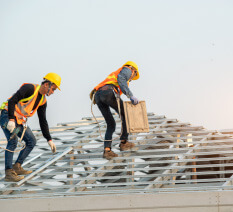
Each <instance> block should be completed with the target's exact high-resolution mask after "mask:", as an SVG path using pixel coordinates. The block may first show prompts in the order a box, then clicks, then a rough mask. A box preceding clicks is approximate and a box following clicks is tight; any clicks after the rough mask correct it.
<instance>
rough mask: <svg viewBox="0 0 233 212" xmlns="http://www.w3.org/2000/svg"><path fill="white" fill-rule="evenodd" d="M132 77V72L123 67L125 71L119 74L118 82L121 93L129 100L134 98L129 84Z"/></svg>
mask: <svg viewBox="0 0 233 212" xmlns="http://www.w3.org/2000/svg"><path fill="white" fill-rule="evenodd" d="M131 75H132V71H131V70H130V69H129V68H127V67H123V69H122V70H121V72H120V73H119V74H118V77H117V82H118V84H119V86H120V88H121V91H122V92H123V94H125V95H126V96H127V97H128V98H130V97H132V96H133V93H132V92H131V91H130V89H129V87H128V84H127V82H128V81H129V79H130V77H131Z"/></svg>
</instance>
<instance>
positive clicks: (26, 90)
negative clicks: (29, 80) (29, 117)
mask: <svg viewBox="0 0 233 212" xmlns="http://www.w3.org/2000/svg"><path fill="white" fill-rule="evenodd" d="M33 93H34V86H33V85H32V84H25V85H23V86H22V87H21V88H20V89H19V90H18V91H17V92H16V93H15V94H14V95H13V96H12V97H11V98H10V99H9V100H8V118H9V119H14V118H15V116H14V112H15V105H16V104H17V103H18V102H19V101H20V100H21V99H24V98H28V97H30V96H31V95H32V94H33Z"/></svg>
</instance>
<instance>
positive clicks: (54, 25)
mask: <svg viewBox="0 0 233 212" xmlns="http://www.w3.org/2000/svg"><path fill="white" fill-rule="evenodd" d="M232 11H233V1H231V0H205V1H203V0H33V1H32V0H0V71H1V78H0V90H1V92H0V101H1V102H3V101H5V100H6V99H7V98H9V97H10V96H11V95H12V94H13V93H15V92H16V90H17V89H18V88H19V87H20V86H21V84H23V83H25V82H29V83H40V82H41V80H42V78H43V77H44V76H45V74H47V73H48V72H56V73H58V74H60V75H61V77H62V85H61V89H62V91H61V92H59V91H57V92H56V93H55V94H54V95H53V96H51V97H49V98H48V99H47V100H48V110H47V119H48V122H49V125H50V127H52V126H56V124H57V123H61V122H72V121H79V120H80V119H81V118H82V117H85V116H91V111H90V103H91V102H90V99H89V93H90V91H91V90H92V88H93V87H94V86H96V85H97V84H98V83H99V82H101V81H102V80H104V79H105V77H106V76H107V75H108V74H109V73H111V72H113V71H115V70H117V69H118V68H119V67H120V66H122V65H123V64H124V63H125V62H126V61H127V60H132V61H134V62H136V63H137V64H138V66H139V70H140V76H141V77H140V79H139V80H138V81H133V82H132V83H131V84H130V89H131V91H132V92H133V94H134V95H135V96H136V97H137V98H139V99H140V100H145V101H146V104H147V111H148V112H154V113H156V114H159V115H165V116H166V117H168V118H177V119H178V120H180V121H183V122H190V123H191V124H193V125H203V126H204V127H205V128H207V129H226V128H233V64H232V63H233V62H232V56H233V27H232V21H233V12H232ZM123 99H124V100H127V99H126V98H125V97H124V98H123ZM94 112H95V114H96V115H99V114H100V113H99V111H98V109H97V107H96V106H95V110H94ZM29 125H30V126H31V127H32V128H38V127H39V123H38V118H37V115H35V116H34V117H33V118H31V119H30V120H29ZM0 137H3V133H2V132H0Z"/></svg>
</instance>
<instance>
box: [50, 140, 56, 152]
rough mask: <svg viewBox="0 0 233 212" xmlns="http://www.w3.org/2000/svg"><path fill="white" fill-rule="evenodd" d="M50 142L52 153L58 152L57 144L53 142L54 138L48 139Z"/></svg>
mask: <svg viewBox="0 0 233 212" xmlns="http://www.w3.org/2000/svg"><path fill="white" fill-rule="evenodd" d="M48 144H49V146H50V148H51V150H52V153H55V152H56V145H55V144H54V143H53V141H52V140H50V141H48Z"/></svg>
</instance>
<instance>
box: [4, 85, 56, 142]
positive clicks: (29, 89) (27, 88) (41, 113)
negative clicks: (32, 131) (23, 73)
mask: <svg viewBox="0 0 233 212" xmlns="http://www.w3.org/2000/svg"><path fill="white" fill-rule="evenodd" d="M33 93H34V85H33V84H25V85H23V86H22V87H21V88H20V89H19V90H18V91H17V92H16V93H15V94H14V95H13V96H12V97H11V98H10V99H9V100H8V117H9V119H14V118H15V116H14V111H15V105H16V104H17V103H18V102H19V101H20V100H21V99H25V98H28V97H30V96H31V95H33ZM41 98H42V95H41V94H40V93H39V92H38V96H37V99H36V102H35V105H34V107H33V110H34V109H35V108H36V107H37V105H38V104H39V103H40V100H41ZM46 107H47V102H46V103H45V104H44V105H41V106H39V107H38V109H37V114H38V118H39V122H40V128H41V131H42V134H43V136H44V137H45V138H46V139H47V141H49V140H51V139H52V138H51V135H50V133H49V126H48V122H47V119H46Z"/></svg>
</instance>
